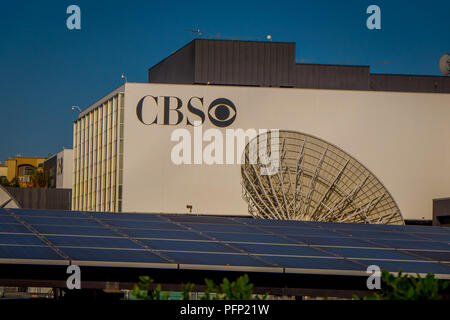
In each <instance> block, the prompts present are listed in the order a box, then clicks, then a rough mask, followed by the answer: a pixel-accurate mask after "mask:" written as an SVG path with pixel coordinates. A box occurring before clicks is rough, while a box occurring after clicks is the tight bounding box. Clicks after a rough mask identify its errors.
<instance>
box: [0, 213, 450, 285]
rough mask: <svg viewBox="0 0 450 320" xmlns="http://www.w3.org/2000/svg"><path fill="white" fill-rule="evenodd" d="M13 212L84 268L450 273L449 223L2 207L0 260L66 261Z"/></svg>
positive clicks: (0, 216) (362, 273)
mask: <svg viewBox="0 0 450 320" xmlns="http://www.w3.org/2000/svg"><path fill="white" fill-rule="evenodd" d="M10 213H13V214H14V215H17V217H19V218H20V219H19V220H23V221H25V222H26V223H28V224H30V225H31V226H32V227H33V228H34V229H35V231H36V232H38V233H39V236H40V237H44V238H45V239H47V240H48V241H49V244H50V245H51V246H54V247H55V248H59V249H60V250H61V251H62V252H64V254H66V255H68V256H69V258H70V259H72V261H78V262H81V265H94V266H95V265H99V266H100V265H102V266H105V265H106V266H127V267H130V266H131V267H133V266H142V264H144V265H145V266H159V267H161V268H165V267H173V268H180V269H183V268H188V269H189V268H194V269H195V268H197V269H205V270H221V269H227V270H228V269H229V268H234V269H232V270H246V271H258V270H262V269H264V268H265V269H264V270H269V269H270V270H276V271H272V272H289V273H293V272H294V273H331V274H355V275H365V274H366V273H365V270H366V268H367V266H368V265H371V264H376V265H379V266H380V267H381V268H386V269H388V270H389V271H394V272H395V271H398V270H399V269H402V270H404V271H405V272H419V273H426V272H434V273H437V274H440V275H442V274H444V275H448V276H449V277H450V270H449V269H450V244H449V241H450V230H449V229H445V228H433V227H416V226H414V227H405V226H388V225H367V224H339V223H318V222H305V221H275V220H262V219H252V218H241V217H236V218H233V217H223V216H222V217H215V216H194V215H164V214H127V213H120V214H118V213H97V212H89V213H86V212H71V211H53V210H28V209H8V210H4V209H2V210H0V259H3V260H0V263H9V262H8V261H10V260H11V261H12V260H14V261H17V260H21V259H22V260H24V261H28V260H33V261H38V260H39V261H44V262H40V263H45V261H65V260H64V259H63V258H61V257H60V256H59V255H58V254H57V253H56V252H55V250H53V249H52V248H51V247H50V246H48V245H46V244H45V243H44V242H43V241H41V240H40V239H39V238H38V236H37V235H36V234H33V231H31V230H29V229H28V228H26V227H25V226H24V225H22V224H21V223H20V221H19V220H17V219H15V218H14V217H13V215H11V214H10ZM110 226H111V227H110ZM130 237H131V239H130ZM133 239H134V240H133ZM146 246H148V248H146ZM66 262H67V261H66ZM48 263H49V264H51V263H53V262H48ZM211 268H212V269H211ZM236 268H237V269H236ZM239 268H240V269H239ZM261 268H262V269H261ZM267 268H269V269H267Z"/></svg>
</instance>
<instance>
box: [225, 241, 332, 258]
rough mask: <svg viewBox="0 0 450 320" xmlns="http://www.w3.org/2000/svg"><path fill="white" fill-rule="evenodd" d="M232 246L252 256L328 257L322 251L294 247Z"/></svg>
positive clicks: (239, 244) (241, 244) (248, 244)
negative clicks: (252, 254)
mask: <svg viewBox="0 0 450 320" xmlns="http://www.w3.org/2000/svg"><path fill="white" fill-rule="evenodd" d="M233 246H235V247H237V248H240V249H243V250H245V251H247V252H249V253H254V254H271V255H293V256H328V255H327V254H326V253H324V252H323V251H319V250H317V249H314V248H311V247H308V246H298V245H297V246H294V245H269V244H250V243H235V244H233Z"/></svg>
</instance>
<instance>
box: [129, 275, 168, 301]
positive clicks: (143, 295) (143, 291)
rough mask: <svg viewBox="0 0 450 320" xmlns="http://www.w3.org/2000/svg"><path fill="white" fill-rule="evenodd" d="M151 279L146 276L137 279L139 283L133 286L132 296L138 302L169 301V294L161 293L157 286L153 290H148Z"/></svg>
mask: <svg viewBox="0 0 450 320" xmlns="http://www.w3.org/2000/svg"><path fill="white" fill-rule="evenodd" d="M152 283H153V279H150V278H149V277H148V276H141V277H139V282H138V283H137V284H135V285H134V288H133V291H132V295H133V297H135V298H136V299H138V300H169V294H170V293H169V292H166V291H162V290H161V285H160V284H158V285H157V286H156V287H155V288H154V289H153V290H151V289H150V287H151V285H152Z"/></svg>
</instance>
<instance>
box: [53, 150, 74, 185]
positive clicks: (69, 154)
mask: <svg viewBox="0 0 450 320" xmlns="http://www.w3.org/2000/svg"><path fill="white" fill-rule="evenodd" d="M72 173H73V150H72V149H63V150H62V151H60V152H58V154H57V159H56V188H63V189H72Z"/></svg>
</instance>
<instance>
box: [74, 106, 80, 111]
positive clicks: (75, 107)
mask: <svg viewBox="0 0 450 320" xmlns="http://www.w3.org/2000/svg"><path fill="white" fill-rule="evenodd" d="M75 109H78V111H79V112H81V109H80V107H79V106H72V110H75Z"/></svg>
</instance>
